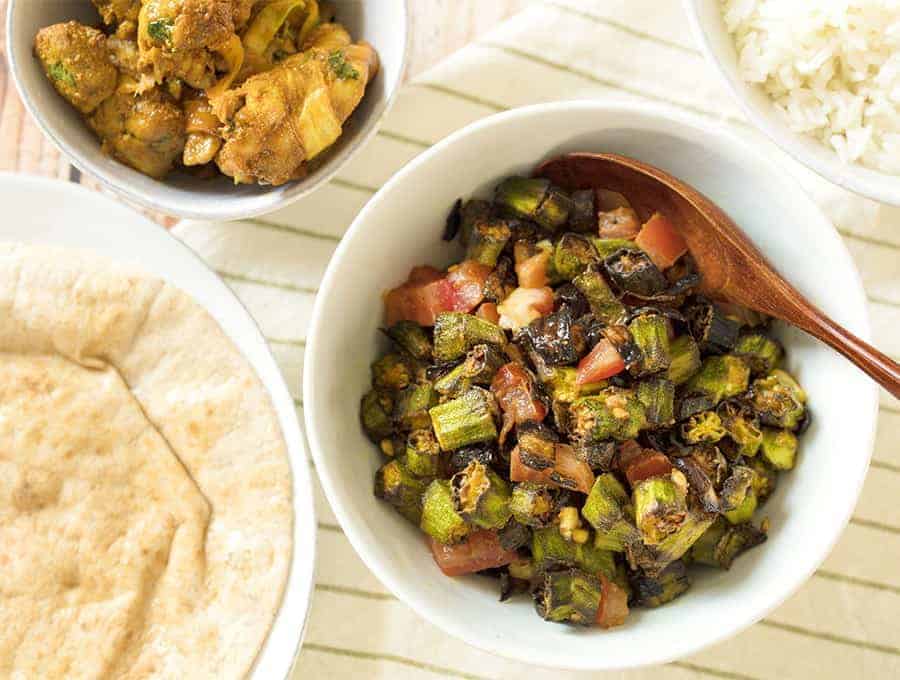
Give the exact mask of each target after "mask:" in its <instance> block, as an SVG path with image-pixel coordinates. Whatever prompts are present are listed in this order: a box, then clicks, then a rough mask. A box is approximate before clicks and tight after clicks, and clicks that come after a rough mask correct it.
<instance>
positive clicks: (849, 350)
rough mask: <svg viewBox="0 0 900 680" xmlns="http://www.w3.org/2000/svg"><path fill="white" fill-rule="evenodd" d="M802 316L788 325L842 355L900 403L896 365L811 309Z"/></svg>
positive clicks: (870, 346)
mask: <svg viewBox="0 0 900 680" xmlns="http://www.w3.org/2000/svg"><path fill="white" fill-rule="evenodd" d="M804 312H805V313H804V314H803V315H802V316H799V318H797V317H795V318H793V319H791V321H792V322H793V323H795V324H796V325H797V326H799V327H800V328H802V329H803V330H805V331H806V332H807V333H809V334H810V335H812V336H814V337H816V338H818V339H819V340H821V341H822V342H824V343H826V344H827V345H829V346H830V347H832V348H833V349H835V350H837V351H838V352H840V353H841V354H843V355H844V356H845V357H847V358H848V359H849V360H850V361H852V362H853V363H854V364H856V365H857V366H858V367H859V368H860V369H862V370H863V371H864V372H865V373H867V374H868V375H869V377H870V378H872V380H874V381H875V382H877V383H878V384H879V385H881V386H882V387H883V388H884V389H886V390H887V391H888V392H890V393H891V394H892V395H893V396H894V397H895V398H896V399H900V364H898V363H897V362H896V361H894V360H893V359H891V358H890V357H889V356H887V355H886V354H883V353H882V352H879V351H878V350H877V349H875V348H874V347H872V345H870V344H869V343H867V342H863V341H862V340H860V339H859V338H857V337H856V336H855V335H853V333H851V332H850V331H848V330H847V329H846V328H843V327H842V326H839V325H837V324H836V323H835V322H834V321H832V320H831V319H829V318H828V317H827V316H825V315H824V314H822V312H820V311H819V310H818V309H816V308H815V307H813V306H812V305H809V306H808V307H807V309H805V310H804Z"/></svg>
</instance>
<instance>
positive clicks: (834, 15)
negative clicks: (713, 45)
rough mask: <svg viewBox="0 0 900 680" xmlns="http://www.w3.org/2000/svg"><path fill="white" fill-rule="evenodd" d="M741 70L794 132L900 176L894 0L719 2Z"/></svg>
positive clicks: (899, 69) (899, 19)
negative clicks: (732, 39) (771, 103)
mask: <svg viewBox="0 0 900 680" xmlns="http://www.w3.org/2000/svg"><path fill="white" fill-rule="evenodd" d="M722 10H723V13H724V16H725V23H726V25H727V27H728V31H729V32H730V33H731V34H732V37H733V38H734V40H735V44H736V46H737V50H738V54H739V56H740V69H741V74H742V76H743V78H744V80H746V81H747V82H750V83H759V84H760V85H761V86H762V87H763V89H764V90H765V91H766V92H767V93H768V95H769V96H770V97H771V98H772V99H773V100H774V101H775V104H776V106H777V107H778V108H779V109H780V110H781V111H783V112H784V114H785V115H786V117H787V120H788V121H789V123H790V126H791V128H792V129H793V130H795V131H797V132H801V133H806V134H809V135H811V136H813V137H815V138H817V139H819V140H821V141H822V142H823V143H825V144H826V145H828V146H829V147H831V148H833V149H834V150H835V152H836V153H837V154H838V156H840V158H841V159H842V160H843V161H844V162H847V163H853V162H858V163H862V164H863V165H866V166H868V167H870V168H873V169H875V170H880V171H881V172H885V173H889V174H897V175H900V0H722Z"/></svg>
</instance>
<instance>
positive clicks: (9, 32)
mask: <svg viewBox="0 0 900 680" xmlns="http://www.w3.org/2000/svg"><path fill="white" fill-rule="evenodd" d="M20 1H21V2H23V3H24V2H32V1H33V0H8V7H7V8H6V20H5V30H6V50H5V52H6V58H7V61H8V64H9V72H10V74H11V75H12V80H13V82H14V83H15V86H16V92H18V94H19V98H20V99H21V100H22V103H23V104H24V105H25V110H26V111H28V113H29V114H30V115H31V118H32V119H33V120H34V121H35V122H36V123H37V126H38V127H39V128H40V130H41V132H43V134H44V135H45V136H46V137H47V138H48V139H49V140H50V141H51V142H52V143H53V145H54V146H55V147H56V148H57V149H59V151H61V152H62V153H63V155H64V156H65V157H66V159H67V160H68V161H69V163H71V164H72V165H73V166H74V167H75V168H77V169H78V171H79V172H81V173H82V174H85V175H88V176H90V177H93V178H95V179H97V180H98V181H99V182H100V184H101V185H102V186H103V187H105V188H107V189H109V190H110V191H112V192H114V193H115V194H116V195H118V196H119V197H121V198H123V199H126V200H128V201H130V202H132V203H134V204H135V205H138V206H140V207H142V208H145V209H147V210H152V211H157V212H163V213H165V214H167V215H170V216H173V217H177V218H180V219H194V220H210V221H213V220H215V221H232V220H241V219H250V218H253V217H259V216H261V215H267V214H269V213H272V212H274V211H276V210H280V209H282V208H286V207H287V206H289V205H291V204H292V203H295V202H297V201H299V200H300V199H301V198H303V197H304V196H308V195H309V194H311V193H312V192H313V191H316V190H317V189H318V188H319V187H321V186H322V185H324V184H326V183H327V182H329V181H331V180H332V179H333V178H334V176H335V175H337V173H338V172H340V171H341V170H343V169H344V167H345V166H346V165H347V164H348V163H349V162H350V160H351V159H352V158H353V157H354V156H356V154H357V153H358V152H359V151H360V150H361V149H362V148H363V147H364V146H365V145H367V144H368V143H369V141H370V140H371V139H372V137H374V136H375V135H376V134H377V133H378V131H379V130H380V129H381V125H382V123H383V122H384V119H385V117H386V116H387V114H388V112H389V111H390V110H391V108H392V107H393V105H394V102H395V101H396V98H397V95H398V94H399V92H400V89H401V88H402V86H403V82H404V78H405V76H406V73H407V71H408V68H409V55H410V50H411V49H412V31H410V16H411V13H410V7H411V5H410V3H411V2H412V1H413V0H402V2H401V11H402V15H403V23H402V27H401V30H402V32H403V49H402V52H401V58H400V70H399V72H398V74H397V80H396V81H395V82H394V84H393V87H392V89H390V90H389V91H388V93H387V97H385V99H384V101H383V102H382V103H381V104H380V105H379V106H378V107H377V108H376V109H375V110H374V111H372V114H371V116H369V118H368V119H367V120H366V121H365V123H364V124H363V125H362V126H360V130H359V134H358V135H357V137H356V138H355V139H354V140H353V142H352V143H351V144H349V145H348V146H347V147H345V148H343V149H341V150H340V152H339V153H338V154H337V157H335V158H334V159H332V160H333V161H334V162H333V163H331V164H330V167H329V168H328V169H326V170H322V169H319V170H317V171H316V172H317V174H315V175H314V176H315V179H314V180H313V181H312V182H310V183H309V184H306V185H304V186H303V187H302V188H300V183H299V182H300V181H299V180H296V181H294V182H290V183H288V184H286V185H284V186H283V187H268V190H267V191H265V192H263V193H262V194H260V195H257V196H252V197H226V198H224V199H223V200H220V201H216V202H215V203H213V204H212V207H211V208H209V209H203V210H199V209H196V208H192V207H185V205H184V200H183V198H181V199H179V198H178V197H177V196H176V197H174V198H173V199H171V200H169V199H165V198H163V197H162V196H161V195H159V194H157V192H156V190H155V188H153V189H151V190H148V191H144V190H142V189H138V188H135V187H133V186H132V185H131V183H130V182H128V181H124V182H123V181H120V179H118V178H117V176H116V173H115V172H114V171H107V170H105V169H103V168H101V167H96V166H94V165H93V164H92V163H91V162H90V161H88V160H87V159H85V158H83V157H82V155H81V154H80V153H79V151H78V150H77V149H76V148H75V146H74V145H73V144H70V143H69V142H68V140H67V139H66V138H65V136H63V135H57V134H56V133H55V132H54V131H53V129H52V128H51V126H50V125H49V123H48V121H47V119H46V117H45V116H44V115H43V113H42V110H41V107H40V106H39V105H38V104H37V103H36V102H35V100H34V98H33V97H32V96H31V95H30V92H29V91H28V89H27V88H26V87H25V85H24V83H23V82H22V79H21V77H20V73H21V65H20V64H19V59H18V57H17V56H16V50H15V49H13V46H14V45H16V44H17V43H18V42H19V40H20V36H19V35H17V33H16V32H15V31H14V14H15V12H16V7H17V5H18V3H19V2H20ZM117 163H118V162H117ZM119 165H120V166H121V168H128V166H126V165H124V164H121V163H119ZM114 167H117V166H114ZM128 169H129V170H130V168H128ZM156 181H158V182H162V183H165V180H156ZM186 193H189V192H186ZM245 203H250V205H244V204H245Z"/></svg>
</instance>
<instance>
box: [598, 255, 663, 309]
mask: <svg viewBox="0 0 900 680" xmlns="http://www.w3.org/2000/svg"><path fill="white" fill-rule="evenodd" d="M603 266H604V267H605V268H606V273H607V274H608V275H609V278H610V280H611V281H612V282H613V283H614V284H616V286H618V288H619V290H621V291H622V292H623V293H630V294H632V295H636V296H638V297H643V298H648V297H653V296H654V295H658V294H659V293H662V292H663V291H664V290H665V289H666V288H668V286H669V282H668V281H666V277H665V275H664V274H663V273H662V272H661V271H660V270H659V267H657V266H656V265H655V264H653V261H652V260H651V259H650V256H649V255H647V253H645V252H644V251H642V250H626V249H622V250H618V251H616V252H615V253H613V254H612V255H610V256H609V257H607V258H606V259H605V260H604V261H603Z"/></svg>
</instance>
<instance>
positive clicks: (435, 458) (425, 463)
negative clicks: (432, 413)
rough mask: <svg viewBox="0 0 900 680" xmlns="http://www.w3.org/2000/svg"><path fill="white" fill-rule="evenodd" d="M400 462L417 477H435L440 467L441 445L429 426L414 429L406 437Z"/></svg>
mask: <svg viewBox="0 0 900 680" xmlns="http://www.w3.org/2000/svg"><path fill="white" fill-rule="evenodd" d="M400 462H402V463H403V465H404V466H406V469H407V470H409V471H410V472H411V473H413V474H414V475H416V476H417V477H432V478H433V477H437V476H438V473H439V472H440V468H441V447H440V446H438V443H437V439H435V437H434V433H433V432H432V431H431V428H428V429H424V430H414V431H412V432H410V433H409V434H408V435H407V437H406V446H405V448H404V449H403V452H402V453H401V454H400Z"/></svg>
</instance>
